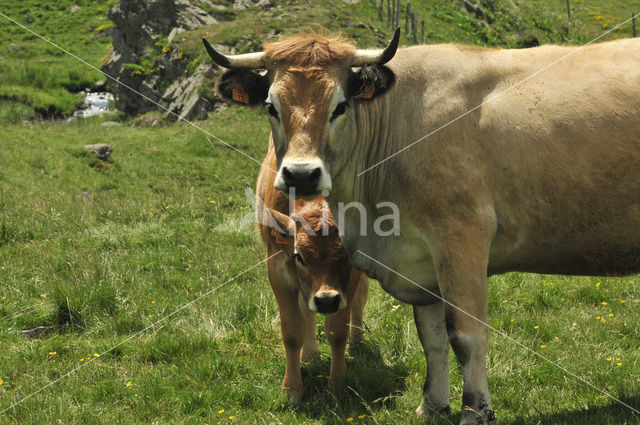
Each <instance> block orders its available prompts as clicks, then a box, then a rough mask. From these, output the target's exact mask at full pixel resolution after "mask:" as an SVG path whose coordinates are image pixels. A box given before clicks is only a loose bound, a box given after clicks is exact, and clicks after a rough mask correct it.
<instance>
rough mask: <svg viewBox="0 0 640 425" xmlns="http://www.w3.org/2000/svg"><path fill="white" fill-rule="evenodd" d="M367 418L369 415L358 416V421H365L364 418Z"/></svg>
mask: <svg viewBox="0 0 640 425" xmlns="http://www.w3.org/2000/svg"><path fill="white" fill-rule="evenodd" d="M366 417H367V415H359V416H358V419H364V418H366Z"/></svg>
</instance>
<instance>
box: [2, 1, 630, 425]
mask: <svg viewBox="0 0 640 425" xmlns="http://www.w3.org/2000/svg"><path fill="white" fill-rule="evenodd" d="M287 3H290V4H287V5H286V7H284V8H283V11H282V13H281V15H280V16H282V18H280V19H276V18H274V19H273V20H271V21H265V20H261V19H258V18H257V17H256V16H257V15H256V14H255V12H252V11H241V12H236V11H233V10H229V11H228V13H229V15H230V16H231V17H233V18H234V20H233V21H229V22H227V23H224V24H222V25H221V26H219V27H212V28H207V29H205V32H206V33H207V34H208V37H210V38H211V39H212V40H214V39H215V40H216V42H217V43H221V42H227V43H232V42H233V43H237V44H238V46H239V49H240V50H244V51H248V50H251V49H254V48H257V45H256V44H255V43H256V42H257V41H258V40H260V34H266V33H268V32H269V31H281V32H295V31H296V30H297V26H298V25H306V24H308V23H311V21H312V20H313V19H312V17H311V14H310V13H309V12H308V11H307V9H308V7H303V6H305V5H306V1H299V2H298V1H290V2H287ZM416 3H417V2H416ZM73 4H77V5H79V7H80V9H79V10H78V11H77V12H75V13H71V12H70V8H71V6H72V5H73ZM112 4H113V1H106V2H95V1H85V2H83V1H77V2H74V3H72V2H70V1H55V2H47V3H46V5H43V3H42V2H35V1H31V0H25V1H22V2H16V1H11V2H9V1H7V2H3V3H2V5H1V6H0V12H2V13H4V14H7V15H9V16H11V17H13V18H15V19H17V20H19V21H20V22H25V19H26V17H27V16H32V17H33V18H34V21H33V22H32V23H31V24H29V25H28V26H29V28H32V29H34V30H37V31H42V32H43V34H44V35H45V36H46V37H51V38H52V41H56V42H57V43H61V44H62V45H63V46H64V47H65V48H68V49H69V50H71V51H73V52H74V53H76V54H78V55H79V56H80V57H83V58H85V59H87V60H88V61H89V62H90V63H92V64H95V65H96V66H97V65H99V62H100V60H101V58H102V57H103V56H104V55H105V54H106V52H107V48H108V45H109V42H110V41H109V38H108V37H102V36H100V35H98V36H97V37H96V34H101V31H103V29H97V28H99V26H100V25H106V26H108V24H109V23H108V20H107V19H106V11H107V9H108V7H110V6H111V5H112ZM279 4H282V5H285V3H284V2H279ZM314 4H315V13H316V15H317V16H318V17H317V19H316V20H317V21H320V22H321V23H324V24H326V25H327V26H329V27H330V28H333V29H342V30H344V31H345V32H347V33H348V34H350V35H351V36H353V37H354V38H355V39H356V40H357V41H358V43H359V45H365V46H366V45H372V44H377V45H381V44H382V43H384V41H385V40H386V39H387V38H388V36H389V34H390V29H388V28H386V27H385V25H384V23H382V22H380V21H379V20H378V18H377V12H376V10H375V9H373V7H372V6H371V4H370V3H369V2H368V0H363V1H362V2H361V3H360V4H358V5H353V6H350V5H346V4H344V3H343V2H342V1H335V2H329V3H327V2H323V3H320V2H315V3H314ZM496 4H498V5H506V6H504V7H506V9H505V10H504V11H503V12H500V13H499V14H498V15H499V16H497V17H496V20H494V21H493V22H494V23H492V24H489V25H490V27H491V28H492V32H493V31H494V30H499V33H496V34H497V35H495V36H492V35H491V33H486V32H485V33H484V36H483V35H482V33H481V32H478V31H477V27H474V25H475V24H473V23H471V22H470V21H468V18H467V17H466V16H465V15H468V14H467V12H464V11H463V10H462V8H461V6H460V4H459V3H458V2H454V1H450V2H449V1H445V2H438V3H437V4H436V2H429V3H425V4H424V5H423V6H420V7H418V6H416V9H417V10H418V11H419V13H420V15H421V16H422V17H424V18H425V20H428V23H429V25H428V26H427V27H428V28H429V37H428V39H429V41H430V42H441V41H449V40H460V41H461V42H467V43H476V44H489V45H505V46H514V45H517V43H518V42H520V41H521V40H524V39H526V37H531V36H534V37H538V38H539V40H540V41H541V42H565V41H566V42H576V43H578V42H582V41H584V40H587V39H589V38H591V37H593V36H595V34H596V33H597V32H598V31H602V30H603V25H609V26H610V25H612V22H615V21H617V20H622V19H624V18H625V16H627V15H630V13H628V12H629V11H628V9H627V8H628V7H629V6H628V5H626V3H625V2H622V1H609V2H607V4H602V3H601V2H595V1H589V2H587V1H582V2H578V1H577V0H575V1H572V4H574V7H576V8H579V9H580V10H576V11H575V12H574V20H573V21H572V22H571V23H570V22H568V21H567V20H566V17H565V16H564V9H563V7H564V5H563V2H558V1H553V2H552V1H543V0H532V1H530V2H524V1H520V2H518V1H514V2H500V1H496ZM598 4H599V6H597V5H598ZM597 7H599V8H600V9H597ZM264 13H272V14H276V13H280V12H278V11H277V9H276V10H272V11H268V12H264ZM514 16H519V17H520V19H521V22H524V23H525V24H526V25H525V24H522V25H523V27H524V28H525V29H526V30H527V31H526V32H525V31H524V30H522V32H519V31H515V30H509V29H508V26H507V25H508V23H507V22H508V19H506V18H505V17H509V19H510V20H512V19H513V18H514ZM599 17H600V18H599ZM294 18H295V20H294ZM3 19H4V18H1V17H0V20H3ZM536 21H537V22H538V23H537V24H535V22H536ZM600 21H603V22H600ZM292 22H293V23H295V24H296V26H295V27H294V26H293V25H292ZM496 22H497V23H496ZM500 22H502V23H500ZM532 22H534V24H533V25H532V24H531V23H532ZM349 25H350V26H349ZM361 25H365V26H366V25H372V26H373V27H374V29H375V28H377V29H378V30H379V34H380V35H376V33H375V32H374V31H372V29H371V28H370V27H368V28H363V27H362V26H361ZM93 26H96V28H92V27H93ZM2 28H3V31H2V32H0V56H2V57H3V58H4V59H3V60H0V76H2V78H0V90H2V92H0V96H2V101H0V344H1V345H0V412H1V413H0V424H14V423H16V424H39V423H65V424H118V423H124V424H132V423H134V424H135V423H139V424H148V423H162V424H165V423H171V424H183V423H187V424H215V423H221V424H227V423H234V422H235V423H242V424H253V423H256V424H343V423H349V422H351V423H362V424H389V425H391V424H398V423H403V424H425V423H429V424H452V423H453V424H457V420H458V419H459V412H460V403H461V397H462V394H461V393H462V384H461V373H460V370H459V368H458V367H457V366H456V365H455V359H454V358H453V357H451V359H450V361H451V370H452V385H453V387H452V407H453V414H452V415H451V416H448V417H442V418H436V419H434V420H430V421H429V420H422V419H417V418H414V417H413V416H412V412H413V409H415V407H417V405H418V403H419V400H420V388H421V386H422V382H423V379H424V372H425V371H424V368H425V366H424V356H423V353H422V349H421V347H420V344H419V341H418V339H417V336H416V333H415V330H414V325H413V320H412V315H411V311H410V308H409V307H408V306H406V305H403V304H400V303H398V302H397V301H396V300H394V299H393V298H392V297H390V296H389V295H386V294H385V293H383V292H382V291H381V290H380V288H379V286H378V285H376V284H372V291H371V294H370V298H369V299H370V302H369V304H368V306H367V309H366V311H365V323H366V326H367V329H368V332H367V334H366V346H365V348H364V349H363V350H362V351H360V352H358V353H354V354H353V355H350V356H349V357H348V360H347V368H348V372H347V373H348V385H349V388H348V390H347V391H346V392H345V393H344V394H341V395H340V396H339V397H337V398H336V397H335V396H333V395H331V394H330V393H328V392H327V391H326V390H327V383H326V378H325V376H326V375H327V374H328V372H329V347H328V345H327V344H326V342H325V340H324V338H323V337H322V332H321V322H322V320H320V323H319V326H318V333H319V335H320V338H321V341H322V342H321V350H322V352H323V356H322V360H321V361H320V362H319V363H317V364H311V365H305V366H303V377H304V383H305V387H306V389H307V395H306V397H305V399H304V401H303V403H302V404H301V405H300V406H298V407H296V408H291V407H289V406H287V404H286V403H285V400H284V399H283V398H282V397H281V395H280V390H279V386H280V382H281V379H282V376H283V373H284V349H283V348H282V344H281V341H280V331H279V322H278V316H277V306H276V303H275V299H274V297H273V295H272V294H271V291H270V289H269V284H268V281H267V279H266V275H265V271H264V267H263V266H258V267H256V268H254V269H251V270H250V271H248V272H247V273H245V274H242V275H241V276H240V277H238V278H236V279H235V280H232V281H229V279H232V278H234V277H235V276H237V275H238V274H239V273H241V272H243V271H245V270H247V269H248V268H250V267H252V266H254V265H255V264H257V263H258V262H259V261H261V260H262V259H263V258H264V250H263V249H262V247H261V246H260V244H259V243H258V241H257V238H256V235H255V234H254V232H253V231H252V226H251V224H250V223H248V222H249V219H248V218H247V215H248V214H250V213H251V208H252V206H251V205H250V203H249V202H248V201H247V199H246V194H245V190H246V188H247V187H253V186H254V184H255V179H256V176H257V173H258V165H257V164H255V163H253V162H251V161H249V160H247V159H246V158H245V157H243V156H241V155H239V154H238V153H237V152H235V151H233V150H231V149H228V148H226V147H224V146H222V145H220V144H218V143H216V142H215V141H212V140H209V138H208V137H207V136H206V135H204V134H202V133H201V132H199V131H197V130H196V129H194V128H192V127H190V126H187V125H185V124H175V125H173V126H167V127H161V128H153V129H148V128H137V127H132V126H131V125H130V124H129V123H126V122H124V123H123V125H121V126H116V127H101V126H100V121H103V120H105V119H112V118H98V119H90V120H85V121H79V122H74V123H71V124H64V125H63V124H55V123H52V122H48V121H44V122H35V123H34V124H33V125H23V124H22V123H21V121H22V119H26V118H29V117H32V116H34V114H36V113H37V112H36V111H37V110H38V108H39V107H42V108H44V109H48V108H58V109H56V111H58V112H56V114H54V115H63V114H65V113H68V112H69V111H70V110H71V109H72V108H73V104H74V103H75V102H77V99H78V97H77V96H76V95H75V94H73V93H72V91H75V90H78V89H81V88H84V87H87V86H91V85H92V84H94V83H95V81H98V80H99V79H103V77H101V76H100V74H97V73H95V72H93V71H91V70H90V69H88V68H86V67H84V66H83V65H82V64H79V63H77V62H75V61H74V60H73V59H72V58H69V57H67V56H65V55H62V54H60V53H59V52H58V51H56V50H54V49H52V48H51V47H48V46H47V45H46V44H45V43H44V42H43V41H41V40H38V39H36V38H35V37H34V36H32V35H29V34H27V33H24V31H23V30H20V29H18V28H17V27H14V26H13V24H10V23H7V21H4V20H3V26H2ZM483 28H484V27H483ZM565 28H566V31H565ZM624 31H626V33H625V32H624ZM624 31H622V32H620V34H619V35H628V33H629V27H628V26H627V27H625V29H624ZM201 32H202V31H201ZM201 32H196V33H194V34H190V35H188V37H187V40H186V41H185V42H184V43H182V44H180V45H179V48H181V49H183V50H184V52H185V54H191V55H193V58H194V59H196V58H198V57H201V54H202V52H201V51H200V50H199V49H200V47H199V45H198V43H199V42H198V41H197V40H196V38H197V36H198V35H199V34H200V33H201ZM532 34H533V35H532ZM614 36H618V35H612V37H614ZM243 37H246V38H243ZM482 37H485V38H486V40H485V39H483V38H482ZM491 37H494V39H492V38H491ZM12 43H13V44H16V45H19V46H22V47H21V48H18V49H15V48H14V47H10V45H11V44H12ZM404 43H405V44H406V43H407V41H406V39H405V40H404ZM70 90H71V91H70ZM2 93H4V94H2ZM9 99H11V100H9ZM38 102H41V103H38ZM65 105H66V106H65ZM65 108H66V109H65ZM201 125H202V126H203V127H204V128H205V129H206V130H207V131H209V132H211V133H212V134H215V135H217V136H219V137H220V138H222V139H223V140H225V141H226V142H228V143H230V144H231V145H233V146H236V147H237V148H239V149H241V150H242V151H244V152H246V153H247V154H249V155H251V156H253V157H254V158H256V159H258V160H261V159H262V157H263V155H264V154H265V152H266V140H267V135H268V125H267V123H266V119H265V116H264V114H263V112H262V111H260V110H248V109H243V108H239V107H234V106H231V107H229V108H228V109H226V110H225V111H223V112H222V113H220V114H218V115H215V116H212V118H211V119H209V120H208V121H205V122H203V123H202V124H201ZM85 143H110V144H112V145H113V146H114V153H113V156H112V160H111V161H108V162H100V161H97V160H95V159H93V158H91V157H89V156H87V154H86V153H85V151H84V150H83V148H82V146H83V145H84V144H85ZM221 284H225V285H224V286H222V287H221V288H219V289H216V290H215V291H213V292H211V293H210V294H209V295H206V296H205V297H203V298H202V299H199V300H198V301H197V302H195V303H193V304H191V305H188V306H187V307H186V308H184V309H183V310H181V311H179V312H178V313H176V314H175V315H173V316H171V317H170V318H168V319H167V320H164V321H161V322H159V323H157V324H155V323H156V322H157V321H158V320H161V319H163V318H164V317H166V316H167V315H168V314H170V313H172V312H174V311H176V310H177V309H179V308H181V307H182V306H185V305H187V303H190V302H191V301H193V300H195V299H197V298H198V297H200V296H201V295H203V294H207V293H208V292H209V291H211V290H212V289H214V288H216V287H217V286H219V285H221ZM489 285H490V305H489V310H490V324H491V325H492V326H494V327H496V328H497V329H499V330H501V331H502V332H505V333H506V334H508V335H509V336H511V337H512V338H515V339H516V340H518V341H520V342H521V343H523V344H524V345H526V346H527V347H530V348H531V349H533V350H535V351H539V352H540V353H542V354H543V355H545V356H547V357H548V358H550V359H551V360H553V361H554V362H557V363H558V364H560V365H561V366H563V367H565V368H566V369H568V370H570V371H571V372H574V373H576V374H577V375H579V376H581V377H584V378H585V379H587V380H588V381H590V382H592V383H593V384H594V385H596V386H597V387H599V388H602V389H604V390H606V391H608V392H610V393H611V394H612V395H614V396H616V397H619V398H621V399H623V400H624V401H625V402H626V403H628V404H630V405H632V406H634V407H635V408H638V407H640V328H639V327H638V325H637V324H638V323H640V278H639V277H631V278H624V279H622V278H611V279H597V278H578V277H559V276H540V275H532V274H520V273H512V274H507V275H503V276H497V277H493V278H491V279H490V283H489ZM154 324H155V325H154ZM149 326H151V328H149V329H147V330H145V329H146V328H147V327H149ZM116 345H118V346H117V348H115V349H113V350H111V351H108V350H110V349H111V348H112V347H114V346H116ZM96 354H99V355H100V356H99V357H96V356H95V355H96ZM85 365H86V366H85ZM81 366H82V368H81V369H79V370H77V371H76V372H74V373H72V374H70V375H69V376H65V374H66V373H67V372H69V371H72V370H74V369H76V368H78V367H81ZM488 368H489V385H490V388H491V393H492V396H493V405H494V408H495V410H496V413H497V415H498V418H499V420H500V423H502V424H513V425H516V424H518V425H520V424H531V425H534V424H536V425H537V424H549V425H552V424H553V425H557V424H575V425H583V424H637V423H639V422H640V418H638V417H636V416H634V415H633V414H632V413H631V412H630V411H629V410H627V409H626V408H624V407H622V406H620V405H619V404H616V403H615V402H613V401H611V400H610V399H608V398H606V397H604V396H602V395H601V394H599V393H598V392H595V391H594V390H592V389H590V388H589V387H587V386H585V385H584V384H583V383H581V382H579V381H578V380H576V379H574V378H572V377H570V376H568V375H567V374H565V373H564V372H562V371H560V370H558V369H556V368H554V367H553V366H551V365H549V364H548V363H546V362H544V361H542V360H541V359H539V358H537V357H535V356H534V355H532V354H531V353H528V352H526V351H524V350H523V349H521V348H519V347H517V346H515V345H514V344H513V343H512V342H509V341H508V340H505V339H504V338H503V337H501V336H500V335H499V334H496V333H492V334H491V341H490V347H489V358H488ZM58 378H62V379H61V380H60V381H59V382H57V383H55V384H53V385H52V386H51V387H49V388H46V389H44V390H43V391H41V392H39V393H37V394H36V395H34V396H33V397H31V398H29V399H27V400H26V401H24V402H22V403H20V404H19V405H17V406H15V407H12V408H10V409H8V410H6V411H5V409H7V408H9V406H11V404H12V403H15V402H16V401H19V400H21V399H22V398H23V397H25V396H27V395H30V394H32V393H33V392H35V391H37V390H39V389H41V388H42V387H44V386H45V385H47V384H50V383H52V382H54V381H55V380H56V379H58ZM362 415H365V416H364V417H363V418H360V417H359V416H362ZM349 418H352V419H353V420H352V421H348V420H349Z"/></svg>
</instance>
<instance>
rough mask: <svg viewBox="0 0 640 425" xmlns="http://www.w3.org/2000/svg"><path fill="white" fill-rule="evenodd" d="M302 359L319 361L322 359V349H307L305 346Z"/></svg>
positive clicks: (304, 360) (301, 355)
mask: <svg viewBox="0 0 640 425" xmlns="http://www.w3.org/2000/svg"><path fill="white" fill-rule="evenodd" d="M300 360H301V361H303V362H317V361H319V360H320V350H305V349H304V348H303V349H302V353H301V354H300Z"/></svg>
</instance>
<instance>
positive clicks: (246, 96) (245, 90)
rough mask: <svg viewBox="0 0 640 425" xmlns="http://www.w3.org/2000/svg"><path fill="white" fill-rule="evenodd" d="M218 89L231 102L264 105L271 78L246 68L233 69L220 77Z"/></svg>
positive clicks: (217, 82) (217, 83)
mask: <svg viewBox="0 0 640 425" xmlns="http://www.w3.org/2000/svg"><path fill="white" fill-rule="evenodd" d="M216 91H217V92H218V94H219V95H220V97H222V98H223V99H225V100H226V101H229V102H235V103H240V104H244V105H250V106H256V105H262V104H263V103H264V101H265V99H266V98H267V95H268V94H269V79H268V78H267V76H266V75H260V74H258V73H257V72H253V71H249V70H246V69H231V70H229V71H227V72H225V73H224V74H222V75H221V76H219V77H218V80H217V81H216Z"/></svg>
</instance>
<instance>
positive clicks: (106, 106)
mask: <svg viewBox="0 0 640 425" xmlns="http://www.w3.org/2000/svg"><path fill="white" fill-rule="evenodd" d="M113 100H114V99H113V95H112V94H111V93H109V92H96V93H87V96H86V97H85V98H84V103H83V104H82V106H80V107H79V108H78V109H77V110H76V111H75V112H74V113H73V115H72V116H71V117H69V118H67V119H66V120H64V121H63V122H71V121H73V120H76V119H78V118H89V117H92V116H94V115H100V114H104V113H105V112H109V111H111V110H112V109H111V108H110V104H111V105H112V104H113Z"/></svg>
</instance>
